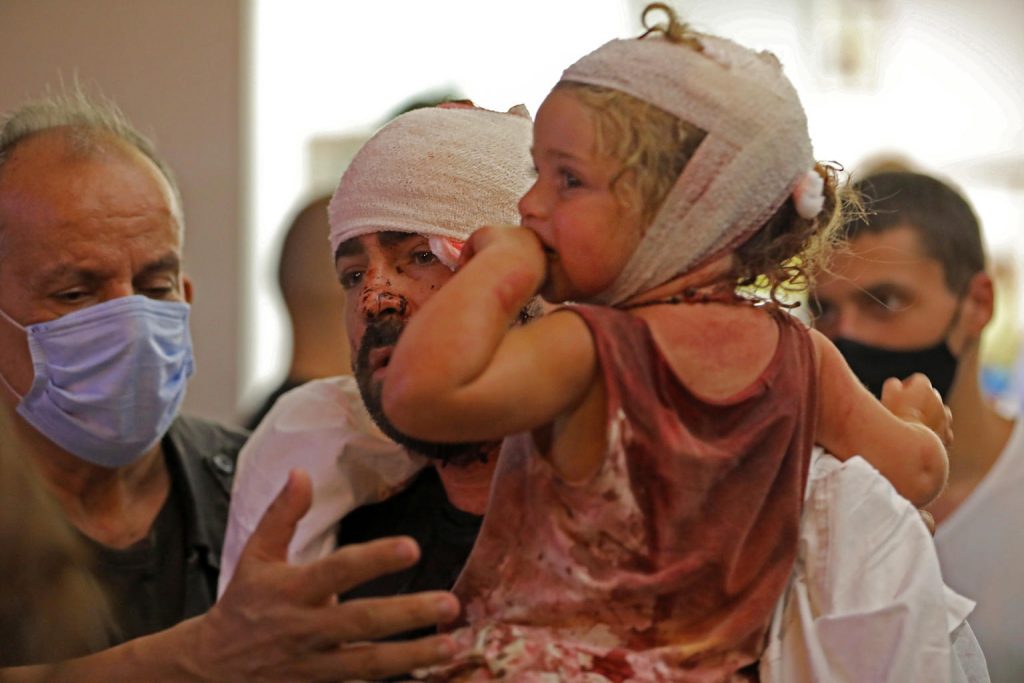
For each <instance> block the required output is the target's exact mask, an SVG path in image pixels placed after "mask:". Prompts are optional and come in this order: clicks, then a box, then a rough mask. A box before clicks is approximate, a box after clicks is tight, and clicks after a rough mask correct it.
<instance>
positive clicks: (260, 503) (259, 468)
mask: <svg viewBox="0 0 1024 683" xmlns="http://www.w3.org/2000/svg"><path fill="white" fill-rule="evenodd" d="M530 130H531V122H530V120H529V117H528V115H527V114H526V112H525V110H523V109H522V108H516V109H513V110H512V111H510V112H509V113H497V112H492V111H486V110H482V109H477V108H475V107H472V106H468V105H443V106H441V107H436V108H428V109H419V110H415V111H412V112H409V113H407V114H404V115H402V116H400V117H398V118H396V119H395V120H393V121H392V122H390V123H389V124H387V125H386V126H384V127H383V128H382V129H381V130H380V131H379V132H378V133H377V134H376V135H374V136H373V137H372V138H371V139H370V140H369V141H368V142H367V143H366V145H365V146H364V147H363V148H362V149H361V150H360V151H359V153H358V154H357V155H356V157H355V158H354V159H353V161H352V164H351V165H350V166H349V168H348V170H347V171H346V172H345V174H344V175H343V176H342V178H341V181H340V183H339V185H338V189H337V191H336V192H335V193H334V197H333V198H332V201H331V204H330V207H329V217H330V226H331V228H330V248H331V251H332V253H333V254H334V256H335V261H336V268H337V272H338V278H339V280H340V283H341V286H342V287H343V288H344V289H345V291H346V297H347V299H346V313H345V314H346V317H347V319H346V326H347V329H348V334H349V341H350V344H351V355H352V358H353V359H354V360H353V368H354V371H355V376H354V377H336V378H331V379H325V380H318V381H314V382H311V383H309V384H307V385H304V386H302V387H300V388H298V389H296V390H294V391H292V392H290V393H288V394H286V395H284V396H283V397H282V398H281V399H279V400H278V403H277V404H276V405H275V407H274V408H273V410H272V411H271V412H270V413H269V414H268V416H267V417H266V418H265V419H264V421H263V423H261V425H260V426H259V428H258V429H257V430H256V432H255V433H254V435H253V437H252V438H251V439H250V441H249V442H248V444H247V445H246V447H245V449H244V450H243V452H242V454H241V456H240V461H239V467H238V473H237V476H236V480H235V487H234V490H233V495H232V504H231V512H230V520H229V525H228V532H227V538H226V541H225V551H224V556H223V560H222V566H223V571H222V575H221V586H222V588H223V586H224V585H225V584H226V582H227V581H228V580H229V579H230V577H231V575H232V572H233V571H234V563H235V561H236V559H237V557H238V553H239V552H240V550H241V548H242V546H243V545H244V543H245V539H246V538H247V537H248V536H249V534H250V533H251V531H252V528H253V525H254V524H255V522H256V520H257V519H258V518H259V517H260V515H261V514H262V513H263V511H264V509H265V508H266V506H267V504H268V503H269V502H270V500H271V499H272V498H273V497H274V495H276V493H277V490H278V488H279V487H280V485H281V481H282V480H283V477H284V476H285V475H286V473H287V472H288V471H289V470H290V469H292V468H302V469H304V470H306V471H308V472H309V473H310V475H311V477H312V480H313V487H314V489H313V508H312V510H311V512H310V514H308V515H307V516H306V517H305V518H304V519H303V520H302V522H301V523H300V524H299V526H298V529H297V531H296V535H295V537H294V539H293V541H292V543H291V545H290V548H289V556H290V558H291V559H293V560H295V561H299V562H304V561H309V560H312V559H314V558H317V557H320V556H322V555H324V554H325V553H326V552H328V551H329V550H331V549H332V548H333V547H335V545H337V544H338V543H341V544H342V545H344V544H347V543H352V542H356V541H365V540H371V539H373V538H379V537H382V536H390V535H394V534H405V535H410V536H413V537H414V538H416V540H418V541H419V542H420V544H421V546H423V556H424V558H425V561H424V562H423V563H421V565H420V566H419V567H416V568H413V569H411V570H409V571H406V572H403V573H400V574H397V575H393V576H391V577H385V578H383V579H381V580H380V581H378V582H373V583H371V584H369V585H364V586H363V587H361V588H360V590H359V591H358V592H356V593H353V594H352V595H381V594H397V593H406V592H411V591H417V590H426V589H433V588H449V587H450V586H451V584H452V583H453V581H454V579H455V576H456V574H457V573H458V571H459V570H460V569H461V567H462V564H463V563H464V560H465V557H466V555H467V554H468V552H469V549H470V547H471V545H472V542H473V539H474V538H475V536H476V531H477V528H478V527H479V522H480V515H481V514H482V512H483V508H484V505H485V503H486V498H487V492H488V488H489V483H490V476H491V471H492V469H493V465H494V458H493V457H492V455H493V453H494V452H495V451H496V446H497V444H495V443H491V444H478V443H473V444H436V443H430V442H426V441H418V440H414V439H409V438H407V437H405V436H404V435H403V434H401V433H400V432H398V431H397V430H395V429H394V428H393V427H392V426H391V425H390V423H389V422H387V420H386V418H385V417H384V416H383V412H382V411H381V409H380V386H381V383H382V380H383V377H384V375H385V374H386V372H387V364H388V359H389V357H390V351H391V347H392V346H393V344H394V343H395V340H396V339H397V336H398V334H399V333H400V332H401V330H402V328H403V327H404V325H405V323H406V321H407V320H408V319H409V317H410V316H413V315H415V313H416V312H417V310H418V309H419V307H420V306H421V305H422V304H423V302H424V301H425V300H426V299H428V298H429V297H430V296H432V295H433V293H434V292H435V291H436V290H437V289H439V288H440V287H441V286H442V285H443V284H444V283H445V282H446V281H447V280H448V279H449V278H450V277H451V275H452V271H453V269H454V267H455V265H456V263H457V260H458V254H459V250H460V248H461V243H462V242H463V241H464V240H465V239H466V238H467V237H468V236H469V235H470V234H471V233H472V232H473V230H475V229H476V228H477V227H479V226H480V225H485V224H490V225H507V224H515V223H518V220H519V217H518V212H517V210H516V202H517V201H518V199H519V197H521V196H522V194H523V193H524V192H525V191H526V190H527V188H528V187H529V186H530V184H531V183H532V180H533V171H532V162H531V160H530V155H529V146H530ZM331 314H332V312H329V311H325V312H324V315H331ZM424 362H429V359H424ZM424 456H427V457H424ZM428 458H429V460H428ZM431 461H433V462H434V463H435V465H437V466H435V467H426V465H427V464H428V463H429V462H431ZM445 464H447V465H448V466H444V465H445ZM382 501H383V502H382ZM371 504H372V505H371ZM339 521H340V528H339Z"/></svg>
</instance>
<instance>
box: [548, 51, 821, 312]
mask: <svg viewBox="0 0 1024 683" xmlns="http://www.w3.org/2000/svg"><path fill="white" fill-rule="evenodd" d="M697 39H698V40H699V41H700V43H701V44H702V45H703V46H704V52H703V53H701V52H698V51H696V50H695V49H693V48H691V47H689V46H687V45H685V44H679V43H675V42H672V41H670V40H669V39H667V38H665V37H664V36H663V35H658V34H651V35H650V36H648V37H646V38H643V39H635V40H613V41H611V42H610V43H607V44H605V45H603V46H602V47H600V48H598V49H597V50H595V51H594V52H592V53H590V54H589V55H587V56H586V57H584V58H583V59H581V60H579V61H578V62H576V63H575V64H573V65H572V66H570V67H569V68H568V69H566V71H565V73H563V74H562V81H571V82H575V83H584V84H589V85H595V86H601V87H605V88H611V89H614V90H619V91H622V92H624V93H626V94H628V95H632V96H633V97H636V98H638V99H641V100H643V101H645V102H648V103H650V104H653V105H654V106H656V107H658V108H660V109H663V110H664V111H666V112H668V113H670V114H673V115H674V116H676V117H677V118H679V119H681V120H683V121H686V122H687V123H690V124H692V125H694V126H697V127H698V128H700V129H702V130H704V131H705V132H706V133H707V136H706V137H705V138H704V140H703V141H702V142H701V143H700V145H699V146H698V147H697V150H696V152H695V153H694V155H693V157H692V158H691V159H690V160H689V162H688V163H687V165H686V167H685V168H684V169H683V172H682V173H681V174H680V176H679V178H678V179H677V180H676V182H675V185H674V186H673V187H672V189H671V190H670V191H669V193H668V196H667V197H666V198H665V201H664V203H663V204H662V206H661V208H660V209H659V211H658V213H657V215H656V216H655V218H654V220H653V221H652V223H651V225H650V226H649V227H648V228H647V232H646V233H645V234H644V237H643V239H642V240H641V242H640V244H639V246H638V247H637V249H636V251H635V252H634V253H633V256H632V258H631V259H630V261H629V263H627V264H626V267H625V268H624V269H623V271H622V273H620V274H619V277H618V279H617V280H616V281H615V282H614V283H613V284H612V286H611V287H610V288H609V289H608V290H607V291H605V292H602V293H601V294H600V295H599V296H598V297H595V300H597V301H599V302H600V303H605V304H615V303H619V302H622V301H624V300H626V299H628V298H629V297H630V296H632V295H634V294H636V293H638V292H641V291H644V290H647V289H650V288H651V287H655V286H657V285H660V284H662V283H664V282H666V281H667V280H670V279H671V278H672V277H674V276H676V275H679V274H681V273H684V272H686V271H688V270H690V269H692V268H694V267H696V266H698V265H701V264H702V263H703V262H706V261H707V260H708V259H710V258H712V257H714V256H716V255H718V254H720V253H722V252H723V251H724V250H726V249H730V248H734V247H736V246H739V245H740V244H741V243H742V242H743V241H745V240H746V239H747V238H748V237H749V236H750V235H751V234H752V233H753V232H754V231H755V230H757V228H759V227H760V226H761V225H762V224H764V222H765V221H766V220H767V219H768V218H770V217H771V215H772V214H773V213H774V212H775V211H776V210H777V209H778V208H779V206H781V205H782V202H784V201H785V200H786V198H788V197H789V196H790V194H791V193H792V192H793V190H794V188H795V187H796V185H797V183H799V181H800V180H801V179H803V178H804V177H805V175H806V174H807V172H808V170H810V169H811V168H813V166H814V164H815V162H814V157H813V156H812V153H811V141H810V137H809V136H808V133H807V120H806V117H805V116H804V111H803V107H802V106H801V105H800V100H799V98H798V97H797V94H796V91H795V90H794V89H793V86H792V85H791V84H790V82H789V80H788V79H787V78H786V77H785V75H783V73H782V67H781V65H780V64H779V62H778V60H777V59H776V58H775V57H774V56H773V55H772V54H770V53H767V52H761V53H757V52H754V51H752V50H749V49H747V48H745V47H742V46H740V45H737V44H736V43H733V42H731V41H729V40H725V39H723V38H716V37H713V36H704V35H697Z"/></svg>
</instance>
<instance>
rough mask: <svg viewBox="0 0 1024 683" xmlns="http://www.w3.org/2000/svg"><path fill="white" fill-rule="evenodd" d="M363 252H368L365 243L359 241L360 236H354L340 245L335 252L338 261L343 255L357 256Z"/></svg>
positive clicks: (335, 258)
mask: <svg viewBox="0 0 1024 683" xmlns="http://www.w3.org/2000/svg"><path fill="white" fill-rule="evenodd" d="M363 253H366V248H365V247H363V243H362V242H360V241H359V238H358V237H352V238H349V239H347V240H345V241H344V242H342V243H341V244H339V245H338V248H337V249H336V250H335V252H334V260H335V261H337V260H338V259H340V258H341V257H342V256H357V255H359V254H363Z"/></svg>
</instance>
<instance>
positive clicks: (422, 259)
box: [412, 249, 437, 266]
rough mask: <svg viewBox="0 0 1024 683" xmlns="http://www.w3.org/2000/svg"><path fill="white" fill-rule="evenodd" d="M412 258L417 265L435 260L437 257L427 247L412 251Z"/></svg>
mask: <svg viewBox="0 0 1024 683" xmlns="http://www.w3.org/2000/svg"><path fill="white" fill-rule="evenodd" d="M412 260H413V262H414V263H416V264H417V265H421V266H426V265H429V264H431V263H433V262H434V261H437V257H436V256H434V252H432V251H430V250H429V249H421V250H418V251H414V252H413V253H412Z"/></svg>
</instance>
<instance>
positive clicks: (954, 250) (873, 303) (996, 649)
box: [810, 172, 1024, 681]
mask: <svg viewBox="0 0 1024 683" xmlns="http://www.w3.org/2000/svg"><path fill="white" fill-rule="evenodd" d="M858 190H859V191H860V192H861V193H862V195H863V199H864V204H865V209H866V216H865V217H864V218H858V219H855V220H852V221H851V222H849V223H848V224H847V225H846V226H845V233H846V237H847V238H848V239H849V244H848V247H847V249H845V250H844V251H843V252H841V253H840V254H838V255H837V256H836V257H835V259H834V261H833V263H832V264H831V267H830V269H829V271H830V272H828V273H826V274H823V275H821V276H820V277H819V279H818V282H817V283H816V284H815V287H814V291H813V292H812V293H811V297H810V301H811V307H812V311H813V313H814V314H815V316H816V321H815V325H816V327H817V328H818V329H819V330H820V331H822V332H823V333H824V334H826V335H827V336H828V337H830V338H831V339H832V341H834V342H835V344H836V346H837V347H838V348H839V350H840V352H842V354H843V355H844V356H845V358H846V360H847V362H849V364H850V366H851V367H852V368H853V371H854V373H856V374H857V376H858V377H860V378H861V380H862V381H863V382H864V383H865V385H867V387H868V388H869V389H870V390H871V391H872V392H874V393H875V394H876V395H878V394H880V392H881V386H882V383H883V382H884V381H885V379H886V378H888V377H898V378H900V379H903V378H905V377H908V376H909V375H911V374H913V373H915V372H921V373H924V374H925V375H927V376H928V378H929V379H930V380H931V382H932V384H933V385H934V386H935V387H936V389H938V391H939V392H940V393H941V394H942V396H943V399H944V401H945V402H946V403H947V405H949V407H950V409H951V410H952V413H953V427H954V432H955V439H954V441H953V445H952V448H951V449H950V452H949V456H950V457H949V463H950V469H949V486H948V488H947V490H946V491H945V492H944V493H943V494H942V495H941V496H940V497H939V498H938V500H936V501H935V503H933V504H932V505H931V506H930V508H929V511H930V512H931V513H932V514H933V515H934V516H935V519H936V521H937V523H938V529H937V532H936V535H935V542H936V545H937V546H938V548H939V556H940V560H941V562H942V568H943V576H944V578H945V579H946V581H947V583H949V585H950V586H952V587H953V588H954V589H955V590H957V591H959V592H961V593H963V594H964V595H967V596H968V597H970V598H972V599H974V600H977V601H978V607H977V609H976V611H975V612H974V613H973V614H972V616H971V620H970V621H971V625H972V626H973V627H974V630H975V632H976V633H977V636H978V640H979V641H980V642H981V646H982V649H983V650H984V651H985V654H986V657H987V659H988V662H989V667H990V671H991V675H992V680H993V681H1020V680H1024V650H1022V649H1021V648H1020V647H1019V645H1020V637H1021V636H1020V634H1021V633H1024V583H1022V582H1021V581H1020V578H1019V577H1020V575H1021V572H1022V571H1024V544H1022V543H1021V541H1020V536H1019V534H1020V532H1019V529H1020V528H1021V525H1022V524H1024V496H1021V495H1020V490H1021V486H1022V485H1024V427H1022V426H1021V425H1020V424H1019V422H1020V421H1015V420H1011V419H1007V418H1006V417H1004V416H1003V415H1001V414H1000V413H998V412H997V411H996V410H995V408H994V407H993V406H992V405H990V404H989V403H988V402H987V401H986V399H985V397H984V396H983V395H982V391H981V388H980V382H979V358H978V351H979V343H980V340H981V334H982V331H983V330H984V329H985V326H986V325H987V324H988V323H989V321H990V320H991V319H992V313H993V307H994V292H993V285H992V278H991V277H990V276H989V274H988V273H987V272H986V271H985V268H986V261H985V253H984V248H983V245H982V238H981V233H980V230H979V226H978V220H977V218H976V217H975V214H974V212H973V210H972V209H971V207H970V205H969V204H968V203H967V202H966V200H965V199H964V198H963V197H962V196H960V194H958V193H957V192H956V191H955V190H954V189H953V188H951V187H950V186H949V185H947V184H945V183H943V182H940V181H939V180H937V179H935V178H932V177H929V176H926V175H921V174H918V173H910V172H886V173H879V174H876V175H872V176H869V177H867V178H865V179H864V180H862V181H860V183H859V186H858Z"/></svg>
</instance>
